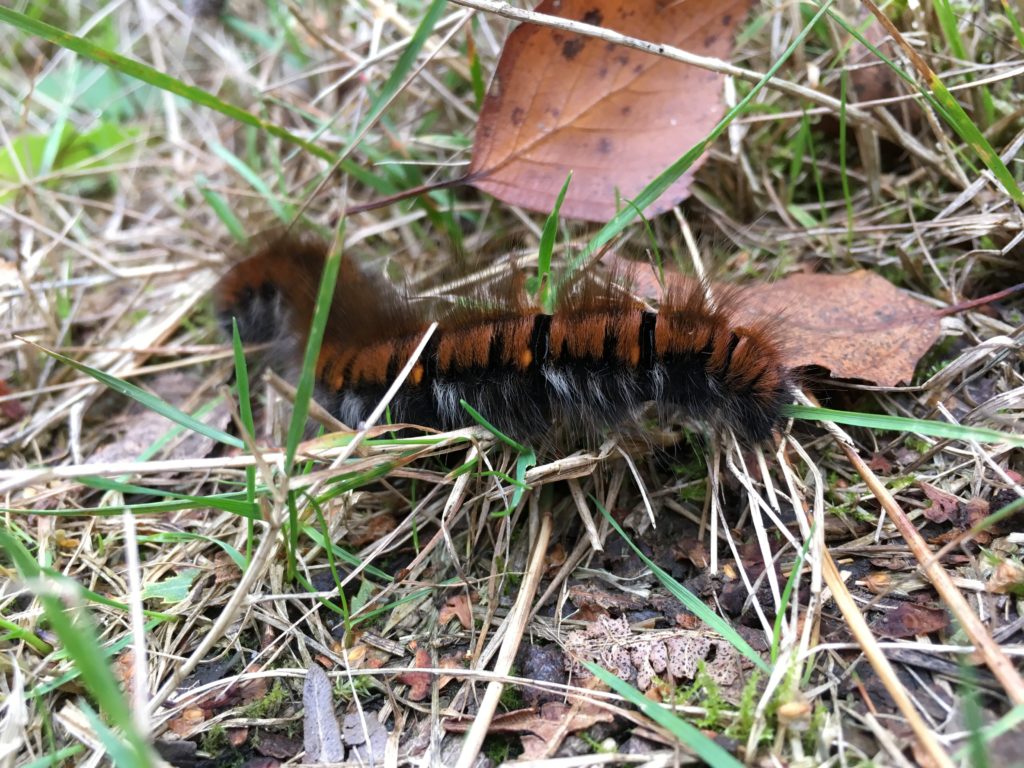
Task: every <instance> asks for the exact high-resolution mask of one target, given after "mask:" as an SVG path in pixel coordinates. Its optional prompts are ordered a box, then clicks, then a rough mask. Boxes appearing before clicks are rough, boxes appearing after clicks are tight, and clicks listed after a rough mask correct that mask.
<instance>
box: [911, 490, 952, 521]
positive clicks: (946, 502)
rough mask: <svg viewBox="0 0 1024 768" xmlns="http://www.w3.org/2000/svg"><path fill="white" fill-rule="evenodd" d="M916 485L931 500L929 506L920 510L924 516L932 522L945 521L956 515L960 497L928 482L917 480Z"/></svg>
mask: <svg viewBox="0 0 1024 768" xmlns="http://www.w3.org/2000/svg"><path fill="white" fill-rule="evenodd" d="M917 486H918V488H920V489H921V490H922V491H924V495H925V496H927V497H928V499H929V500H930V501H931V505H930V506H927V507H925V508H924V509H922V510H921V512H922V514H924V516H925V517H927V518H928V519H929V520H931V521H932V522H933V523H945V522H948V521H950V520H955V519H956V518H957V517H958V515H959V509H960V499H958V498H957V497H956V496H954V495H953V494H952V493H947V492H946V491H943V490H942V489H940V488H936V487H935V486H934V485H931V484H930V483H925V482H918V483H917Z"/></svg>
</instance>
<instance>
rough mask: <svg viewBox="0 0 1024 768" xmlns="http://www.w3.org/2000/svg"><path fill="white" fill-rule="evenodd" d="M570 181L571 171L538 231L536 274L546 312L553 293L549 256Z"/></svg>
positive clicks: (553, 244)
mask: <svg viewBox="0 0 1024 768" xmlns="http://www.w3.org/2000/svg"><path fill="white" fill-rule="evenodd" d="M571 182H572V171H569V174H568V175H567V176H566V177H565V183H564V184H562V190H561V191H560V192H559V193H558V197H557V198H555V206H554V208H552V209H551V213H550V214H548V218H547V220H545V222H544V229H543V230H542V231H541V233H540V247H539V248H538V249H537V276H538V277H539V278H540V292H539V299H540V306H541V309H542V310H544V312H546V313H547V314H549V315H550V314H551V313H552V312H554V310H555V307H554V303H555V298H556V297H555V294H554V292H553V291H552V290H551V256H552V254H553V253H554V251H555V237H556V235H558V213H559V211H561V210H562V203H563V202H565V193H566V192H568V191H569V184H570V183H571Z"/></svg>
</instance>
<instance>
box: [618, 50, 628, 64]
mask: <svg viewBox="0 0 1024 768" xmlns="http://www.w3.org/2000/svg"><path fill="white" fill-rule="evenodd" d="M615 61H617V62H618V63H619V64H621V65H622V66H626V65H627V64H629V56H627V55H626V54H624V53H620V54H619V55H618V56H616V57H615Z"/></svg>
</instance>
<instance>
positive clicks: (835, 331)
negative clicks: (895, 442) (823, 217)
mask: <svg viewBox="0 0 1024 768" xmlns="http://www.w3.org/2000/svg"><path fill="white" fill-rule="evenodd" d="M743 296H744V299H745V300H744V301H743V302H742V305H741V307H740V309H739V312H738V315H739V317H740V319H745V320H746V321H747V322H756V321H757V320H763V319H764V318H765V317H766V316H769V317H778V318H780V323H781V327H782V330H783V331H784V333H783V340H784V343H785V347H786V349H785V356H786V363H787V364H788V365H789V366H790V367H791V368H796V367H800V366H807V365H817V366H821V367H822V368H827V369H828V370H829V371H830V372H831V374H832V376H833V377H835V378H840V379H861V380H863V381H870V382H874V383H875V384H880V385H881V386H884V387H894V386H896V385H897V384H900V383H906V382H909V381H910V380H911V379H912V378H913V376H914V368H915V367H916V366H917V363H918V361H919V360H920V359H921V356H922V355H924V353H925V352H927V351H928V350H929V349H930V348H931V346H932V344H934V343H935V341H936V340H937V339H938V338H939V332H940V324H939V320H940V317H939V314H938V313H937V312H936V311H935V310H933V309H932V308H931V307H929V306H928V305H927V304H924V303H922V302H920V301H918V300H917V299H915V298H913V297H911V296H908V295H907V294H906V293H904V292H902V291H900V290H899V289H897V288H896V286H894V285H893V284H892V283H890V282H888V281H887V280H885V279H884V278H882V277H879V276H878V275H876V274H874V273H872V272H867V271H864V270H861V271H858V272H850V273H849V274H845V275H792V276H791V277H787V278H785V279H784V280H779V281H778V282H777V283H771V284H766V285H760V286H757V287H755V288H750V289H748V290H746V291H744V293H743Z"/></svg>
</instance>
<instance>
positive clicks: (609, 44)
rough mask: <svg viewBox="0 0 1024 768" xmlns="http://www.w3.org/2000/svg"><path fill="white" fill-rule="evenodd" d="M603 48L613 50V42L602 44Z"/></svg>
mask: <svg viewBox="0 0 1024 768" xmlns="http://www.w3.org/2000/svg"><path fill="white" fill-rule="evenodd" d="M604 49H605V50H606V51H614V50H615V43H605V44H604Z"/></svg>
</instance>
